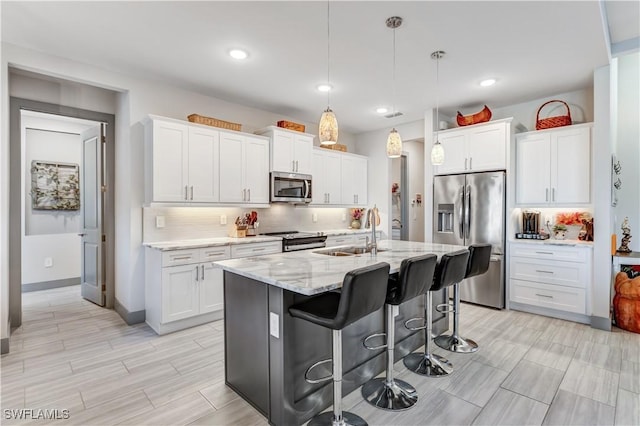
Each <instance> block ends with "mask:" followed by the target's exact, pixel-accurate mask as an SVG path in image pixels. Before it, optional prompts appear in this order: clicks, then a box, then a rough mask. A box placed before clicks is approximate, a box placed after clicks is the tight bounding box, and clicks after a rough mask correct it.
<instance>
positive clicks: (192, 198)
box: [191, 185, 193, 200]
mask: <svg viewBox="0 0 640 426" xmlns="http://www.w3.org/2000/svg"><path fill="white" fill-rule="evenodd" d="M191 199H192V200H193V185H192V186H191Z"/></svg>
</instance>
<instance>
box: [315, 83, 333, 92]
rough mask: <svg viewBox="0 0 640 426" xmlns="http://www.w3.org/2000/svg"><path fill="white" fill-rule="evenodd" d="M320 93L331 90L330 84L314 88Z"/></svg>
mask: <svg viewBox="0 0 640 426" xmlns="http://www.w3.org/2000/svg"><path fill="white" fill-rule="evenodd" d="M316 88H317V89H318V90H319V91H320V92H328V91H330V90H331V89H333V86H332V85H330V84H318V86H317V87H316Z"/></svg>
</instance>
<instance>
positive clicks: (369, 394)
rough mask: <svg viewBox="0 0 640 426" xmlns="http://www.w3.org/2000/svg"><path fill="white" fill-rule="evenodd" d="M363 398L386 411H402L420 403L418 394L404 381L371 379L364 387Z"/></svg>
mask: <svg viewBox="0 0 640 426" xmlns="http://www.w3.org/2000/svg"><path fill="white" fill-rule="evenodd" d="M362 396H363V397H364V399H366V400H367V402H368V403H369V404H371V405H373V406H375V407H378V408H382V409H384V410H391V411H400V410H406V409H408V408H411V407H413V406H414V405H415V404H416V402H418V392H417V391H416V389H415V388H414V387H413V386H411V385H410V384H409V383H407V382H405V381H404V380H398V379H394V380H393V381H392V382H391V383H389V382H387V379H385V378H377V379H371V380H369V381H368V382H367V383H365V384H364V386H362Z"/></svg>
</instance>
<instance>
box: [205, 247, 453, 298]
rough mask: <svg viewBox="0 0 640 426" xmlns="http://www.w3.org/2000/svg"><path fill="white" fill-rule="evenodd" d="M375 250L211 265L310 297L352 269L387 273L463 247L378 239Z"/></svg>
mask: <svg viewBox="0 0 640 426" xmlns="http://www.w3.org/2000/svg"><path fill="white" fill-rule="evenodd" d="M335 248H336V247H332V249H335ZM378 248H379V249H380V250H381V251H379V252H378V254H377V255H376V256H373V255H372V254H370V253H366V254H362V255H356V256H344V257H336V256H328V255H325V254H320V253H316V252H317V251H323V250H327V249H318V250H302V251H297V252H290V253H280V254H271V255H266V256H257V257H247V258H243V259H231V260H224V261H220V262H215V263H214V265H216V266H219V267H221V268H222V269H224V270H225V271H229V272H233V273H234V274H237V275H241V276H244V277H247V278H251V279H255V280H257V281H262V282H264V283H265V284H269V285H274V286H276V287H280V288H283V289H286V290H290V291H293V292H296V293H300V294H304V295H314V294H319V293H323V292H326V291H330V290H334V289H337V288H340V287H341V286H342V280H343V278H344V276H345V274H346V273H347V272H349V271H350V270H352V269H356V268H361V267H363V266H367V265H373V264H375V263H378V262H387V263H389V264H390V265H391V272H398V270H399V269H400V264H401V263H402V260H403V259H406V258H409V257H413V256H419V255H421V254H427V253H434V254H436V255H438V257H440V256H441V255H442V254H445V253H450V252H452V251H456V250H461V249H465V248H466V247H464V246H455V245H449V244H433V243H419V242H413V241H397V240H382V241H379V242H378Z"/></svg>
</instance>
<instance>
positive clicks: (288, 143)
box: [255, 126, 314, 174]
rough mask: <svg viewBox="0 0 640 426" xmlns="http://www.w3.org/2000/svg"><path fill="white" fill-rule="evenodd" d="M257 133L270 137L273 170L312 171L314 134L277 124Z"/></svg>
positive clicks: (270, 163) (308, 172)
mask: <svg viewBox="0 0 640 426" xmlns="http://www.w3.org/2000/svg"><path fill="white" fill-rule="evenodd" d="M255 134H257V135H262V136H267V137H269V140H270V147H271V149H270V152H271V154H270V155H271V157H270V162H269V168H270V170H271V171H276V172H293V173H303V174H311V173H312V167H311V161H312V155H313V154H312V153H313V137H314V136H313V135H311V134H307V133H301V132H296V131H293V130H286V129H282V128H280V127H276V126H269V127H267V128H264V129H260V130H258V131H256V132H255Z"/></svg>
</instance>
